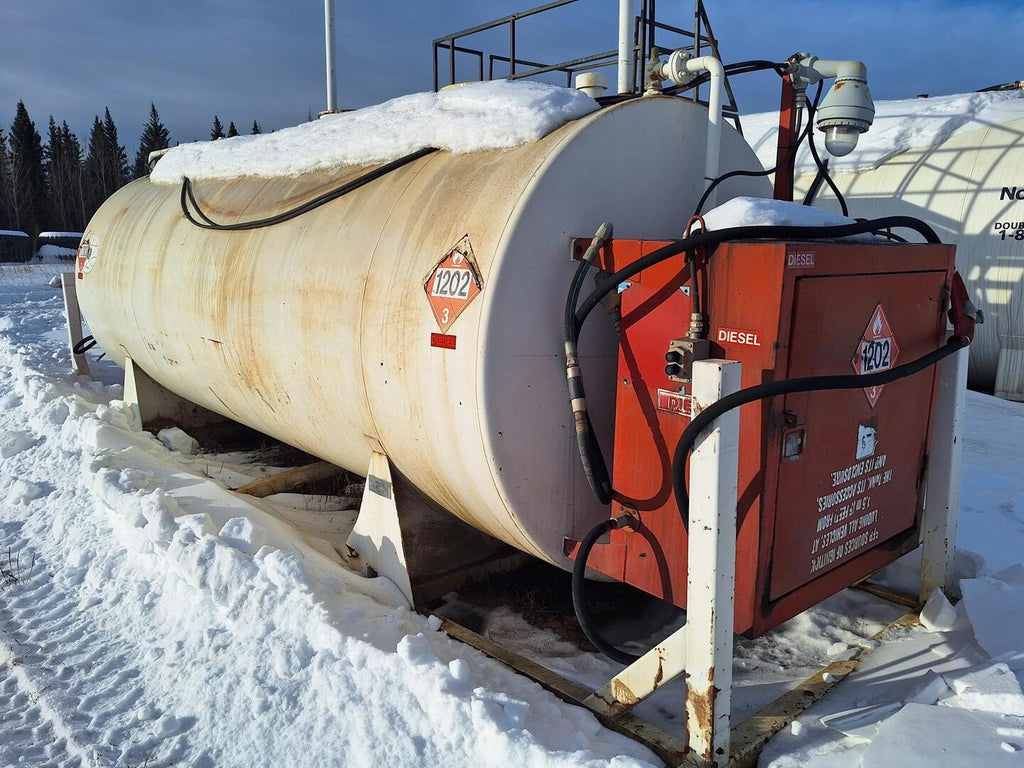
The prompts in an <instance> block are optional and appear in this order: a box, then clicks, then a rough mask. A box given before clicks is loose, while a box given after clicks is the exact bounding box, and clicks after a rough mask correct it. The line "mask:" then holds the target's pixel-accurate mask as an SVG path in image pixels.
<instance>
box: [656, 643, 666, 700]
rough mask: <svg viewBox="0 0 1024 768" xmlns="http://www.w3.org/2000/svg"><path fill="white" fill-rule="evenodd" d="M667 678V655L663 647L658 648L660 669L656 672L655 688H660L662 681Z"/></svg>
mask: <svg viewBox="0 0 1024 768" xmlns="http://www.w3.org/2000/svg"><path fill="white" fill-rule="evenodd" d="M664 679H665V656H664V654H663V653H662V651H661V649H660V648H659V649H658V671H657V672H655V673H654V690H658V686H659V685H661V681H662V680H664Z"/></svg>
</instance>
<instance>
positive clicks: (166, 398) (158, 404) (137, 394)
mask: <svg viewBox="0 0 1024 768" xmlns="http://www.w3.org/2000/svg"><path fill="white" fill-rule="evenodd" d="M124 401H125V403H127V404H128V405H129V406H132V410H133V411H134V412H135V414H136V416H137V417H138V419H139V426H140V427H141V428H143V429H147V428H150V427H157V426H172V425H173V426H177V427H182V428H184V429H189V428H190V427H205V426H209V425H211V424H220V423H222V422H225V421H227V419H225V418H224V417H223V416H221V415H220V414H219V413H214V412H213V411H209V410H207V409H206V408H203V407H202V406H201V405H196V404H195V403H193V402H191V401H189V400H186V399H185V398H183V397H181V396H180V395H176V394H175V393H174V392H171V390H169V389H167V387H165V386H163V385H162V384H159V383H157V382H156V381H154V380H153V379H152V378H151V377H150V375H149V374H148V373H146V372H145V371H144V370H142V368H140V367H139V364H138V363H136V362H135V361H134V360H132V359H131V358H130V357H126V358H125V359H124Z"/></svg>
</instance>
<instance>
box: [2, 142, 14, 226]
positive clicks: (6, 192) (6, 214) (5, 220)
mask: <svg viewBox="0 0 1024 768" xmlns="http://www.w3.org/2000/svg"><path fill="white" fill-rule="evenodd" d="M13 185H14V178H13V169H12V168H11V155H10V153H9V152H8V151H7V137H6V136H4V130H3V128H0V229H14V213H13V210H12V208H11V196H12V192H13V189H12V188H13Z"/></svg>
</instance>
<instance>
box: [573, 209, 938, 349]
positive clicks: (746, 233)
mask: <svg viewBox="0 0 1024 768" xmlns="http://www.w3.org/2000/svg"><path fill="white" fill-rule="evenodd" d="M889 227H902V228H905V229H912V230H914V231H915V232H917V233H918V234H920V235H921V236H922V237H923V238H924V239H925V240H926V241H927V242H929V243H936V244H940V243H941V242H942V241H941V240H939V236H938V235H937V234H935V230H933V229H932V228H931V227H930V226H928V225H927V224H925V223H924V222H923V221H921V220H920V219H915V218H913V217H911V216H885V217H883V218H881V219H869V220H866V221H856V222H853V223H851V224H839V225H836V226H832V227H809V226H792V225H769V226H746V227H727V228H725V229H716V230H711V231H709V232H704V231H701V232H697V233H695V234H693V235H690V236H689V237H686V238H683V239H682V240H677V241H676V242H674V243H670V244H668V245H665V246H662V247H661V248H659V249H658V250H656V251H652V252H651V253H649V254H647V255H646V256H643V257H641V258H639V259H637V260H636V261H634V262H633V263H632V264H630V265H629V266H627V267H623V268H622V269H620V270H619V271H618V272H615V273H614V274H612V275H611V276H610V277H609V278H608V280H607V281H606V282H605V283H604V284H603V285H601V286H598V287H597V288H595V289H594V290H593V291H592V292H591V293H590V295H589V296H587V298H585V299H584V300H583V304H582V305H581V306H580V307H579V309H577V310H576V334H577V335H578V334H579V329H580V328H581V327H582V325H583V322H584V321H585V320H586V319H587V315H589V314H590V313H591V312H592V311H593V309H594V307H596V306H597V305H598V304H599V303H600V301H601V299H603V298H604V297H605V295H607V294H608V293H610V292H611V291H613V290H616V289H617V288H618V286H619V284H620V283H622V282H624V281H626V280H628V279H629V278H631V277H633V276H635V275H637V274H639V273H640V272H643V271H644V270H645V269H647V268H648V267H651V266H653V265H655V264H660V263H661V262H663V261H665V260H667V259H670V258H672V257H673V256H676V255H678V254H680V253H682V252H683V251H688V250H691V249H693V248H700V247H703V246H706V247H708V248H713V247H715V246H717V245H719V244H720V243H724V242H726V241H742V240H761V239H773V240H830V239H838V238H843V237H850V236H851V235H863V234H866V233H871V232H874V231H875V230H876V229H886V228H889Z"/></svg>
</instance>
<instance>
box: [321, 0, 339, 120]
mask: <svg viewBox="0 0 1024 768" xmlns="http://www.w3.org/2000/svg"><path fill="white" fill-rule="evenodd" d="M324 38H325V40H324V47H325V48H326V53H327V111H328V112H334V111H336V110H337V109H338V88H337V84H336V81H335V78H334V0H324Z"/></svg>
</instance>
